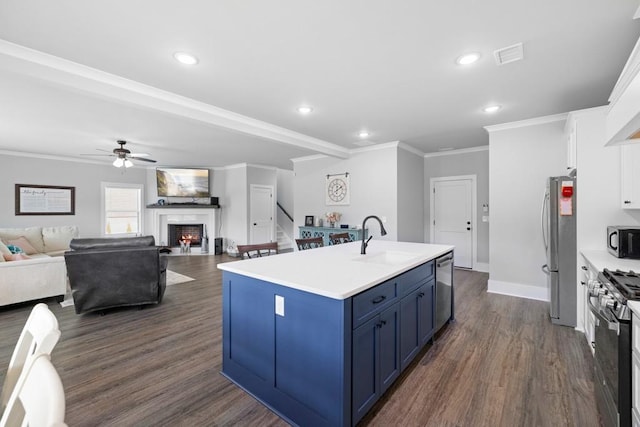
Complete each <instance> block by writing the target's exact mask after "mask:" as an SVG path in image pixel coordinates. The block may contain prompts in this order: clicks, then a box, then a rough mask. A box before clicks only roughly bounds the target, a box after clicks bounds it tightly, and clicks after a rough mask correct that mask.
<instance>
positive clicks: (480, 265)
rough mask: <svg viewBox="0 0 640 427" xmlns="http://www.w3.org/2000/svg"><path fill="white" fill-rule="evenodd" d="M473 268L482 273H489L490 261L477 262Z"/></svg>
mask: <svg viewBox="0 0 640 427" xmlns="http://www.w3.org/2000/svg"><path fill="white" fill-rule="evenodd" d="M473 270H474V271H479V272H481V273H488V272H489V263H488V262H476V263H475V264H474V265H473Z"/></svg>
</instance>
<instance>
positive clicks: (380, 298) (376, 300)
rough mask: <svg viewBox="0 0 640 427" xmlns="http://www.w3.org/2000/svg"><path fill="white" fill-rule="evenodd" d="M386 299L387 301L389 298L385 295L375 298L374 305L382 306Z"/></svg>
mask: <svg viewBox="0 0 640 427" xmlns="http://www.w3.org/2000/svg"><path fill="white" fill-rule="evenodd" d="M385 299H387V297H386V296H385V295H380V296H377V297H375V298H374V299H373V300H372V301H371V302H372V303H374V304H380V303H381V302H382V301H384V300H385Z"/></svg>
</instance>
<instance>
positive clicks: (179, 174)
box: [156, 168, 209, 198]
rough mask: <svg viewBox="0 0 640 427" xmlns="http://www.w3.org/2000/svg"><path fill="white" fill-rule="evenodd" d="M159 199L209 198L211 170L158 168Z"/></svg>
mask: <svg viewBox="0 0 640 427" xmlns="http://www.w3.org/2000/svg"><path fill="white" fill-rule="evenodd" d="M156 182H157V185H158V197H193V198H196V197H209V169H180V168H157V169H156Z"/></svg>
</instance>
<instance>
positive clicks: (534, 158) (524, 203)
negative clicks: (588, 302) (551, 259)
mask: <svg viewBox="0 0 640 427" xmlns="http://www.w3.org/2000/svg"><path fill="white" fill-rule="evenodd" d="M554 120H555V121H552V122H545V121H544V120H539V121H535V120H532V121H527V122H520V123H519V124H517V126H516V125H514V126H506V125H503V126H494V127H491V128H488V129H489V131H490V134H489V164H490V172H489V194H490V199H491V205H490V207H491V209H490V212H491V228H490V231H489V258H490V259H491V264H490V267H489V291H490V292H492V291H494V292H500V293H505V294H512V295H519V296H525V297H529V298H534V299H547V298H548V290H547V279H546V276H545V274H544V273H543V272H542V271H541V269H540V267H541V266H542V265H543V264H544V263H545V253H544V249H543V243H542V233H541V229H540V223H541V220H540V214H541V205H542V198H543V196H544V191H545V183H546V179H547V178H548V177H549V176H556V175H564V174H565V172H566V147H565V139H564V132H563V131H564V124H565V120H564V119H559V118H555V119H554Z"/></svg>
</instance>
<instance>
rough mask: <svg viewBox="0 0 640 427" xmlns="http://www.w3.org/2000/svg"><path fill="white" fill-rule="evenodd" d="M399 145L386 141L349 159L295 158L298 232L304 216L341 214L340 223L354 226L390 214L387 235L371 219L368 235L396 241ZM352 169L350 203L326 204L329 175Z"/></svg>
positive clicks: (296, 222)
mask: <svg viewBox="0 0 640 427" xmlns="http://www.w3.org/2000/svg"><path fill="white" fill-rule="evenodd" d="M397 151H398V149H397V144H385V145H384V146H376V147H372V148H369V149H361V150H357V151H355V152H354V153H353V154H352V155H351V157H350V158H348V159H344V160H343V159H336V158H331V157H327V156H313V157H309V158H303V159H295V160H294V168H293V170H294V173H295V182H294V207H293V211H294V212H295V215H294V219H295V234H296V236H297V235H298V231H297V230H298V227H299V226H301V225H304V217H305V216H306V215H313V216H315V217H318V216H320V217H322V218H323V219H324V214H325V213H326V212H330V211H335V212H340V213H341V214H342V218H341V220H340V223H342V224H348V225H349V226H354V225H357V224H362V220H363V219H364V218H365V217H366V216H368V215H377V216H379V217H382V216H385V217H387V223H386V224H385V228H386V229H387V232H388V234H387V236H384V237H381V236H380V230H379V227H378V225H377V224H376V223H375V221H374V222H368V223H367V228H368V229H369V234H370V235H373V236H374V239H386V240H397V239H398V218H397V205H398V198H397V188H398V171H397V167H398V163H397ZM345 172H349V177H350V180H351V204H350V205H348V206H327V205H325V191H326V187H325V186H326V176H327V174H338V173H345Z"/></svg>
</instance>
